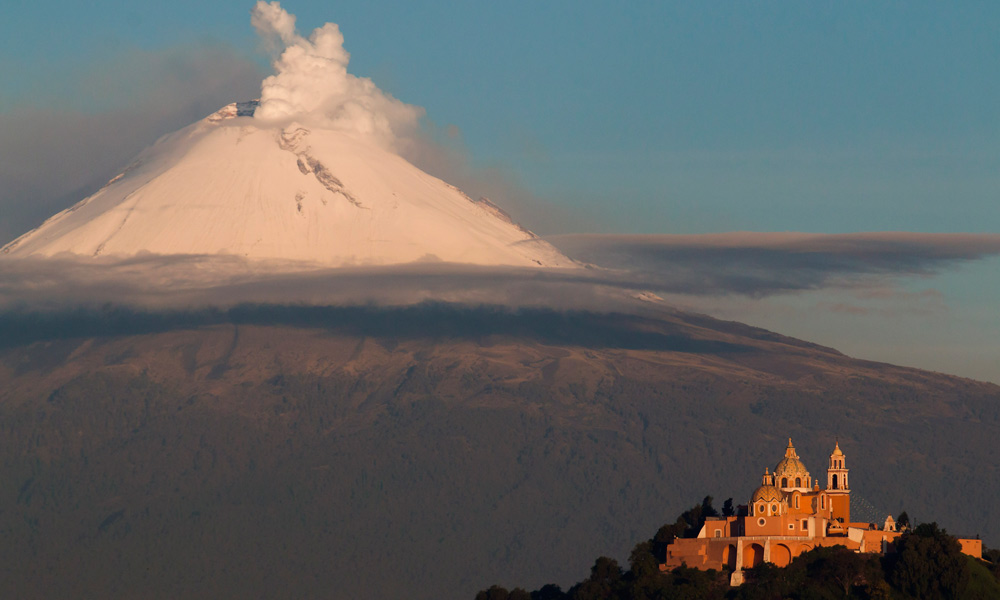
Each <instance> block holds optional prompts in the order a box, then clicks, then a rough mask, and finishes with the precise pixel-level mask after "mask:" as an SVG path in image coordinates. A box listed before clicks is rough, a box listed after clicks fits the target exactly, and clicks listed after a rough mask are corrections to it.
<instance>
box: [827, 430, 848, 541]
mask: <svg viewBox="0 0 1000 600" xmlns="http://www.w3.org/2000/svg"><path fill="white" fill-rule="evenodd" d="M847 472H848V469H847V462H846V458H845V456H844V453H843V451H841V449H840V442H837V444H836V447H834V449H833V454H831V455H830V466H829V467H827V469H826V493H827V495H828V496H830V504H831V508H832V509H833V518H834V519H838V520H842V521H843V522H844V523H845V524H847V523H850V522H851V486H850V483H849V482H848V480H847Z"/></svg>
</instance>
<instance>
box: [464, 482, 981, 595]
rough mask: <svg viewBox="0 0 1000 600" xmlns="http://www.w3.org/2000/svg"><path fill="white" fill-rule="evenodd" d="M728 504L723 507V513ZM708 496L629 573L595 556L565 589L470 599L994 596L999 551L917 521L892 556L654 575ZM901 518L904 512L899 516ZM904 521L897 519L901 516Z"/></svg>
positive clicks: (838, 556) (840, 549) (821, 551)
mask: <svg viewBox="0 0 1000 600" xmlns="http://www.w3.org/2000/svg"><path fill="white" fill-rule="evenodd" d="M730 507H731V502H730V501H727V502H726V507H725V509H724V512H728V511H729V509H730ZM718 514H719V513H718V512H717V511H716V510H715V509H714V508H713V507H712V498H711V497H707V498H705V500H704V501H703V502H702V503H701V504H699V505H696V506H694V507H692V508H691V509H689V510H687V511H685V512H684V513H682V514H681V515H680V516H679V517H678V518H677V521H675V522H674V523H669V524H666V525H664V526H663V527H661V528H660V529H659V530H658V531H657V533H656V535H654V536H653V537H652V538H650V539H649V540H646V541H644V542H640V543H639V544H637V545H636V546H635V548H633V550H632V553H631V555H630V556H629V567H628V569H624V568H622V567H621V566H620V565H619V564H618V562H617V561H616V560H614V559H613V558H608V557H606V556H602V557H600V558H598V559H597V560H596V561H595V562H594V566H593V567H591V569H590V575H589V576H588V577H587V578H586V579H584V580H582V581H579V582H577V583H575V584H573V585H572V586H570V588H569V589H568V590H565V591H564V590H563V589H562V588H561V587H560V586H558V585H555V584H547V585H544V586H542V587H541V588H539V589H537V590H535V591H532V592H529V591H527V590H525V589H523V588H514V589H512V590H508V589H506V588H504V587H501V586H499V585H494V586H491V587H490V588H488V589H485V590H482V591H480V592H479V593H478V594H476V600H772V599H789V600H825V599H830V600H834V599H837V598H849V599H857V600H911V599H912V600H930V599H946V600H947V599H955V600H958V599H961V600H987V599H996V598H1000V549H985V550H984V552H983V560H977V559H975V558H973V557H971V556H968V555H965V554H962V551H961V547H960V546H959V543H958V541H957V540H956V539H955V538H954V537H952V536H950V535H948V533H947V531H945V530H944V529H941V528H939V527H938V525H937V523H922V524H920V525H918V526H916V527H915V528H913V529H909V530H907V531H905V532H904V533H903V535H902V536H900V538H899V539H898V540H897V542H896V552H894V553H891V554H887V555H885V556H880V555H877V554H859V553H856V552H854V551H853V550H850V549H848V548H847V547H845V546H833V547H818V548H815V549H813V550H811V551H809V552H806V553H804V554H802V555H800V556H798V557H796V558H795V559H794V560H793V561H792V562H791V563H790V564H789V565H788V566H787V567H776V566H774V565H772V564H768V563H764V564H761V565H760V566H758V567H755V568H753V569H746V570H745V573H746V583H744V584H743V585H741V586H739V587H730V585H729V579H730V574H731V571H728V570H723V571H716V570H714V569H710V570H707V571H702V570H699V569H694V568H689V567H687V566H681V567H678V568H676V569H674V570H672V571H667V572H663V571H660V568H659V565H660V564H661V563H662V562H663V556H664V552H665V549H666V546H667V544H668V543H669V541H670V540H672V539H673V537H674V536H678V537H695V536H697V534H698V531H699V530H700V529H701V525H703V524H704V522H705V519H706V518H707V517H714V516H718ZM904 515H905V513H904ZM901 516H903V515H901Z"/></svg>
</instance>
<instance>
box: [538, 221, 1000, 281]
mask: <svg viewBox="0 0 1000 600" xmlns="http://www.w3.org/2000/svg"><path fill="white" fill-rule="evenodd" d="M547 240H548V241H549V242H551V243H552V244H554V245H555V246H556V247H557V248H559V249H560V250H562V251H563V252H565V253H566V254H567V255H569V256H572V257H573V258H575V259H577V260H580V261H583V262H587V263H591V264H594V265H596V266H599V267H602V268H604V269H609V270H613V271H616V272H619V273H628V279H630V280H632V281H643V282H646V283H647V285H648V286H649V287H650V288H651V289H656V290H660V291H664V292H670V293H681V294H691V295H699V296H721V295H742V296H749V297H764V296H770V295H774V294H787V293H794V292H800V291H807V290H817V289H822V288H828V287H857V286H862V285H871V284H872V282H873V281H874V280H878V281H879V284H878V285H880V286H882V285H885V279H886V278H895V277H903V276H926V275H933V274H935V273H938V272H940V271H942V270H944V269H946V268H949V267H952V266H954V265H955V264H957V263H961V262H967V261H974V260H978V259H982V258H986V257H989V256H997V255H1000V235H995V234H930V233H905V232H879V233H852V234H809V233H743V232H740V233H723V234H708V235H590V234H578V235H562V236H551V237H549V238H547Z"/></svg>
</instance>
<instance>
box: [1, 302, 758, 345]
mask: <svg viewBox="0 0 1000 600" xmlns="http://www.w3.org/2000/svg"><path fill="white" fill-rule="evenodd" d="M227 324H228V325H270V326H291V327H309V328H325V329H329V330H334V331H338V332H342V333H348V334H361V335H370V336H375V337H393V338H400V339H469V338H472V339H477V338H482V337H486V336H491V335H512V336H522V337H527V338H531V339H536V340H539V341H543V342H547V343H555V344H573V345H579V346H584V347H592V348H629V349H641V350H660V351H673V352H696V353H732V352H747V351H749V350H751V348H749V347H747V346H742V345H739V344H731V343H726V342H722V341H715V340H704V339H695V338H692V337H690V336H689V335H687V334H685V332H684V330H685V329H686V328H685V327H684V326H683V325H681V324H675V323H672V322H669V321H663V320H659V319H645V318H642V317H638V316H634V315H626V314H621V313H595V312H587V311H559V310H553V309H547V308H521V309H510V308H506V307H503V306H469V305H459V304H446V303H439V302H427V303H422V304H417V305H412V306H401V307H381V306H376V305H367V306H301V305H278V304H243V305H237V306H234V307H231V308H215V307H207V308H200V309H188V310H158V311H157V310H142V309H134V308H129V307H124V306H117V305H106V306H103V307H99V308H91V307H80V308H71V309H65V310H59V311H34V310H30V309H27V308H21V309H15V310H7V311H4V312H0V347H13V346H19V345H23V344H29V343H32V342H36V341H47V340H58V339H73V338H86V337H102V336H121V335H143V334H150V333H162V332H165V331H172V330H181V329H193V328H200V327H208V326H212V325H227ZM763 334H764V332H761V335H763Z"/></svg>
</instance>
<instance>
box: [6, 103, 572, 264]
mask: <svg viewBox="0 0 1000 600" xmlns="http://www.w3.org/2000/svg"><path fill="white" fill-rule="evenodd" d="M255 107H256V103H255V102H247V103H238V104H230V105H229V106H226V107H224V108H222V109H221V110H219V111H218V112H216V113H215V114H213V115H211V116H209V117H207V118H206V119H203V120H201V121H199V122H197V123H195V124H193V125H191V126H189V127H187V128H185V129H182V130H180V131H178V132H176V133H173V134H171V135H169V136H166V137H165V138H162V139H161V140H160V141H159V142H157V143H156V144H154V145H153V146H152V147H150V148H148V149H147V150H146V151H144V152H143V153H141V154H140V155H139V156H138V157H137V159H136V160H135V161H134V162H133V163H132V165H131V166H129V167H128V168H127V169H126V170H125V171H124V172H123V173H122V174H120V175H118V176H117V177H115V178H114V179H112V180H111V181H110V182H108V184H107V185H105V186H104V187H103V188H102V189H101V190H99V191H98V192H97V193H95V194H94V195H92V196H90V197H89V198H86V199H85V200H83V201H81V202H79V203H78V204H76V205H75V206H73V207H71V208H69V209H67V210H65V211H63V212H61V213H59V214H57V215H55V216H54V217H52V218H51V219H49V220H48V221H46V222H45V223H44V224H42V225H41V226H40V227H39V228H37V229H35V230H34V231H31V232H29V233H27V234H25V235H23V236H21V237H20V238H18V239H16V240H14V241H13V242H11V243H10V244H8V245H7V246H6V247H4V248H3V252H4V253H6V254H11V255H17V256H27V255H41V256H53V255H57V254H61V253H71V254H75V255H82V256H90V257H94V256H122V257H127V256H134V255H137V254H140V253H146V252H148V253H152V254H161V255H170V254H229V255H238V256H243V257H246V258H249V259H278V260H294V261H304V262H308V263H315V264H318V265H324V266H348V265H386V264H400V263H408V262H414V261H427V260H433V261H445V262H455V263H468V264H477V265H510V266H548V267H568V266H573V265H574V264H575V263H573V262H572V261H571V260H569V259H567V258H566V257H564V256H563V255H562V254H560V253H559V252H558V251H557V250H556V249H555V248H553V247H552V246H550V245H549V244H547V243H545V242H543V241H541V240H539V239H538V238H537V237H536V236H534V235H533V234H532V233H531V232H529V231H526V230H524V229H522V228H521V227H519V226H518V225H516V224H515V223H513V222H512V221H511V220H510V219H509V218H508V217H507V216H506V214H505V213H503V211H501V210H499V209H498V208H497V207H495V206H494V205H493V204H492V203H490V202H488V201H486V200H481V201H473V200H471V199H470V198H469V197H468V196H466V195H465V194H463V193H462V192H461V191H459V190H458V189H457V188H455V187H453V186H451V185H448V184H447V183H445V182H443V181H441V180H440V179H437V178H435V177H432V176H431V175H428V174H427V173H424V172H423V171H421V170H419V169H417V168H416V167H414V166H413V165H411V164H410V163H408V162H407V161H406V160H404V159H403V158H401V157H400V156H398V155H396V154H394V153H393V152H391V151H389V150H388V149H386V148H383V147H382V146H380V145H379V144H377V143H373V142H372V141H371V140H368V139H366V138H365V137H364V136H360V135H352V133H351V132H348V131H344V130H342V129H328V128H317V127H316V126H315V125H310V126H306V125H303V124H299V123H296V122H289V123H282V124H275V123H269V122H267V121H261V120H260V119H254V118H252V117H251V115H252V113H253V111H254V109H255Z"/></svg>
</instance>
